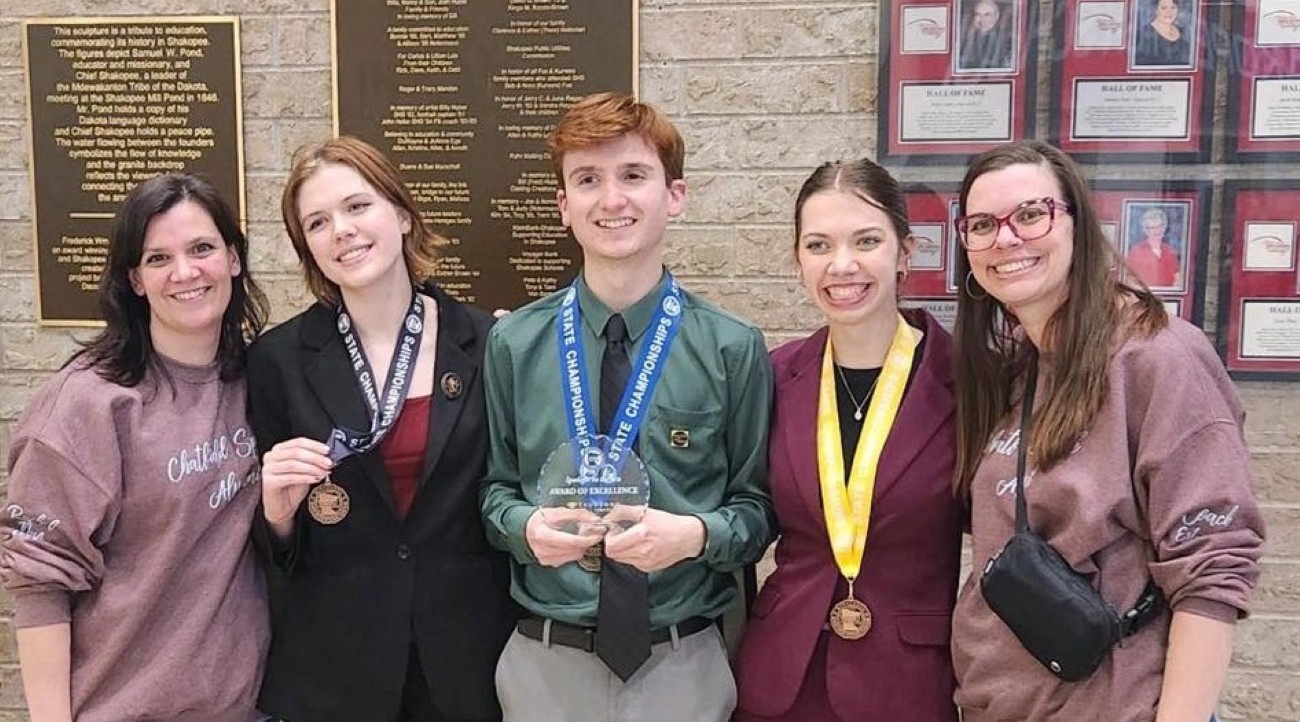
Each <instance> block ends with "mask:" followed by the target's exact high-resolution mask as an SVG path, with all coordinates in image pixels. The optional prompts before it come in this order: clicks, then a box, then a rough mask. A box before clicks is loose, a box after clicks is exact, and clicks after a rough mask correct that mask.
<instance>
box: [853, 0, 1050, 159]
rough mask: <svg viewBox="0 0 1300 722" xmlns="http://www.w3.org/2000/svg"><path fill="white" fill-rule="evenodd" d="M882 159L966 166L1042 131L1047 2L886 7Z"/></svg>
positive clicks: (894, 2) (918, 0)
mask: <svg viewBox="0 0 1300 722" xmlns="http://www.w3.org/2000/svg"><path fill="white" fill-rule="evenodd" d="M880 13H881V22H880V35H881V46H880V47H881V51H880V55H881V61H880V89H881V99H880V110H879V112H878V113H877V117H878V119H879V124H880V126H879V131H880V136H879V137H880V150H879V156H880V157H881V159H883V160H886V161H888V160H896V161H905V162H907V163H916V164H941V163H952V162H965V160H966V159H967V157H969V156H970V155H971V154H974V153H979V152H981V151H984V150H987V149H989V148H992V147H994V146H997V145H1000V144H1002V143H1006V142H1008V141H1012V140H1019V139H1021V138H1026V137H1032V136H1033V134H1034V128H1033V124H1034V113H1033V108H1034V92H1035V87H1036V70H1035V68H1036V65H1037V64H1036V63H1035V62H1033V60H1034V58H1036V57H1037V41H1036V38H1035V34H1034V33H1031V32H1030V28H1035V27H1037V19H1036V16H1037V3H1030V2H1025V1H1024V0H1016V1H1014V2H1013V1H1011V0H995V1H990V0H956V1H955V2H925V1H924V0H888V1H887V2H882V3H881V9H880Z"/></svg>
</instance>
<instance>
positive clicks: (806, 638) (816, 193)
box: [736, 159, 963, 722]
mask: <svg viewBox="0 0 1300 722" xmlns="http://www.w3.org/2000/svg"><path fill="white" fill-rule="evenodd" d="M795 237H796V241H795V259H796V263H797V265H798V273H799V278H800V280H801V281H802V283H803V286H804V288H805V289H806V290H807V291H808V295H809V296H810V297H811V298H812V300H813V302H814V303H815V304H816V305H817V307H818V308H819V309H820V310H821V311H822V314H823V315H824V317H825V319H826V326H825V327H823V328H821V329H819V330H818V331H816V332H815V333H813V334H812V335H811V336H809V337H807V338H805V339H801V340H798V341H794V342H791V343H788V344H786V345H784V346H781V347H780V348H778V349H776V350H775V351H773V352H772V366H773V371H774V376H775V381H776V394H775V401H774V406H773V410H772V428H771V437H770V441H769V446H768V461H769V468H770V482H771V488H772V499H773V502H774V504H775V506H776V513H777V517H778V521H779V524H780V528H781V537H780V540H779V541H778V542H777V547H776V563H777V568H776V571H775V572H773V574H772V575H771V576H770V577H769V578H768V579H767V582H766V583H765V584H764V586H763V589H762V591H761V593H760V594H759V595H758V599H757V601H756V603H755V605H754V610H753V617H752V618H751V619H750V621H749V625H748V627H747V629H746V632H745V637H744V639H743V640H742V643H741V649H740V656H739V660H738V663H737V665H738V669H737V675H736V676H737V683H738V687H739V697H740V699H739V711H738V712H737V719H739V720H742V721H745V722H750V721H759V720H827V721H833V720H843V721H845V722H848V721H850V720H893V719H899V720H902V719H905V720H911V721H914V722H948V721H950V720H956V719H957V713H956V709H955V707H954V706H953V703H952V692H953V686H954V680H953V672H952V661H951V658H950V656H949V651H948V642H949V635H950V631H949V630H950V619H951V615H952V609H953V599H954V596H955V594H956V587H957V576H958V567H959V555H960V546H961V533H962V517H963V515H962V509H961V507H960V505H959V503H958V502H957V501H956V499H955V497H954V496H953V494H952V491H951V480H952V472H953V409H954V399H953V386H952V377H951V375H950V372H949V344H950V343H951V339H950V337H949V335H948V333H947V332H946V331H945V330H944V329H943V328H942V327H941V326H940V325H939V323H938V322H937V321H935V319H934V318H933V317H931V316H930V315H928V314H926V313H924V312H921V311H915V312H901V313H900V311H899V303H898V300H899V294H900V287H901V286H902V285H903V283H904V281H905V280H906V279H907V274H908V267H909V262H910V258H911V254H912V251H913V248H914V246H915V238H914V237H913V236H912V235H911V232H910V230H909V227H908V221H907V209H906V206H905V204H904V200H903V193H902V190H901V188H900V187H899V185H898V182H897V181H896V180H894V178H892V177H891V176H890V175H889V173H888V172H887V171H885V170H884V169H883V168H881V167H880V166H878V165H876V164H875V163H872V162H871V161H869V160H865V159H864V160H859V161H855V162H852V163H827V164H825V165H823V166H821V167H820V168H818V169H817V170H816V171H814V172H813V174H812V176H810V177H809V178H808V180H807V181H805V182H804V185H803V187H802V188H801V189H800V191H799V196H798V199H797V201H796V203H795Z"/></svg>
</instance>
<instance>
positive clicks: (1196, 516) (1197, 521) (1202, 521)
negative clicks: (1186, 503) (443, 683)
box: [1174, 504, 1241, 544]
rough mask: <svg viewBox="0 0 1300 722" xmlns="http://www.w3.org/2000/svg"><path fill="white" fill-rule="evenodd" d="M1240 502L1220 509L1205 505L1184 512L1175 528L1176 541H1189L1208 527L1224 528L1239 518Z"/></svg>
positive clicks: (1179, 542) (1178, 542) (1177, 542)
mask: <svg viewBox="0 0 1300 722" xmlns="http://www.w3.org/2000/svg"><path fill="white" fill-rule="evenodd" d="M1240 508H1241V506H1240V505H1239V504H1233V505H1232V508H1231V509H1228V510H1226V511H1218V510H1215V509H1211V508H1209V507H1205V508H1203V509H1201V510H1199V511H1195V512H1191V513H1188V514H1184V515H1183V517H1182V519H1180V520H1179V521H1180V522H1181V524H1179V526H1178V528H1177V529H1175V530H1174V543H1175V544H1182V543H1183V542H1189V541H1191V540H1193V539H1195V538H1196V537H1198V536H1200V534H1201V532H1203V531H1205V530H1207V529H1222V528H1224V527H1226V526H1228V525H1230V524H1232V522H1233V520H1234V519H1236V518H1237V510H1238V509H1240Z"/></svg>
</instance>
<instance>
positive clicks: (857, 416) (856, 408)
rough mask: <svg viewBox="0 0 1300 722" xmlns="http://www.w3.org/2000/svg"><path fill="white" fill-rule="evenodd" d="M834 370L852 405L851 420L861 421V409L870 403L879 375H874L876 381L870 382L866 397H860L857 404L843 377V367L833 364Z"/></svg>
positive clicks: (847, 382) (847, 381) (846, 380)
mask: <svg viewBox="0 0 1300 722" xmlns="http://www.w3.org/2000/svg"><path fill="white" fill-rule="evenodd" d="M835 370H836V371H838V372H839V374H840V381H841V382H843V384H844V391H845V393H847V394H848V395H849V402H850V403H852V404H853V420H854V421H861V420H862V409H864V408H866V405H867V402H869V401H871V395H872V394H874V393H876V384H878V383H880V375H879V374H877V375H876V380H875V381H872V382H871V388H869V389H867V395H866V396H863V397H862V402H861V403H859V402H858V399H857V397H856V396H854V395H853V389H852V388H850V387H849V380H848V379H847V378H845V377H844V367H843V366H841V365H839V364H835Z"/></svg>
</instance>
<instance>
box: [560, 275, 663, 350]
mask: <svg viewBox="0 0 1300 722" xmlns="http://www.w3.org/2000/svg"><path fill="white" fill-rule="evenodd" d="M667 282H668V274H666V273H664V272H663V271H662V270H661V271H660V272H659V283H657V284H655V287H654V288H652V289H650V292H649V293H647V294H646V295H644V296H642V297H641V298H640V300H638V301H637V302H636V303H634V304H632V305H631V306H628V307H627V308H626V309H624V310H623V323H625V324H627V335H628V339H630V340H631V341H632V342H636V341H637V340H638V339H640V338H641V334H643V333H645V331H646V329H648V328H650V321H651V320H652V319H653V318H654V315H655V311H656V310H657V309H658V308H659V298H660V297H661V296H663V292H664V284H665V283H667ZM577 284H578V308H579V309H581V310H582V322H583V324H585V325H586V326H587V327H588V328H589V329H591V331H592V333H594V334H596V335H597V336H602V335H603V334H604V332H605V323H606V322H607V321H609V317H610V316H612V315H614V312H613V311H612V310H611V309H610V308H609V306H606V305H605V303H604V302H603V301H601V300H600V299H599V298H596V294H594V293H592V292H591V289H590V288H588V287H587V283H586V281H585V280H584V279H583V275H582V274H581V273H579V274H578V280H577Z"/></svg>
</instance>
